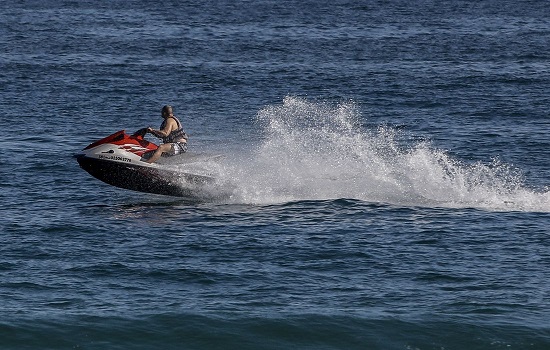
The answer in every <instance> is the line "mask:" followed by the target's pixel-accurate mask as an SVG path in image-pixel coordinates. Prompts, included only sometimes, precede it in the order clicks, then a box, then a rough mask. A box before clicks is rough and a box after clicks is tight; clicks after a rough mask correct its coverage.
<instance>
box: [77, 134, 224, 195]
mask: <svg viewBox="0 0 550 350" xmlns="http://www.w3.org/2000/svg"><path fill="white" fill-rule="evenodd" d="M144 135H145V129H141V130H139V131H137V132H136V133H135V134H133V135H128V134H126V132H125V131H124V130H120V131H118V132H116V133H114V134H112V135H109V136H107V137H105V138H103V139H101V140H99V141H96V142H94V143H92V144H90V145H88V146H87V147H86V148H84V149H83V150H82V152H81V153H79V154H76V155H75V157H76V160H77V161H78V164H80V167H81V168H82V169H84V170H86V171H87V172H88V173H90V174H91V175H92V176H93V177H95V178H97V179H99V180H101V181H103V182H105V183H107V184H109V185H112V186H116V187H120V188H124V189H128V190H134V191H140V192H147V193H155V194H162V195H168V196H177V197H194V192H195V191H196V190H197V189H198V188H200V186H201V185H204V184H206V183H211V182H212V181H213V180H214V179H213V178H212V177H210V176H206V175H196V174H190V173H185V171H181V170H180V171H178V170H174V169H170V167H168V166H166V165H163V164H162V163H163V161H162V159H163V158H161V160H159V162H158V163H159V164H155V163H153V164H150V163H147V162H145V161H146V160H147V159H148V158H149V157H150V156H151V155H152V154H153V153H154V152H155V150H156V149H157V148H158V146H157V145H156V144H154V143H152V142H149V141H147V140H145V139H144V138H143V136H144ZM181 156H182V157H183V159H185V157H186V156H187V158H189V157H192V155H188V154H186V153H184V154H183V155H181ZM175 157H180V156H175Z"/></svg>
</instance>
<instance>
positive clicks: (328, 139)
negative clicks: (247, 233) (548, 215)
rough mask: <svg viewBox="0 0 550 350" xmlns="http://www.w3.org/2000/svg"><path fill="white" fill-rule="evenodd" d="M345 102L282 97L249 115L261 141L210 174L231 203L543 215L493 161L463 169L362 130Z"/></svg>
mask: <svg viewBox="0 0 550 350" xmlns="http://www.w3.org/2000/svg"><path fill="white" fill-rule="evenodd" d="M363 121H364V118H363V116H362V115H361V113H360V112H359V108H358V107H357V105H356V104H355V103H354V102H353V101H347V102H342V103H339V104H337V105H334V104H329V103H325V102H312V101H308V100H307V99H304V98H298V97H286V98H284V100H283V103H282V104H280V105H270V106H267V107H265V108H263V109H262V110H260V111H259V112H258V114H257V123H258V125H259V126H260V130H261V141H260V143H259V145H257V146H256V147H254V150H253V151H252V152H250V153H248V154H234V155H230V156H228V157H227V158H226V160H225V161H224V162H222V164H219V165H218V167H217V168H216V169H215V172H216V173H217V175H216V176H218V177H219V178H220V179H221V180H222V182H223V183H225V184H226V185H228V186H229V188H231V191H230V192H231V193H230V196H229V197H230V200H231V201H232V202H235V203H250V204H273V203H281V202H289V201H297V200H311V199H313V200H316V199H335V198H350V199H358V200H363V201H368V202H382V203H389V204H394V205H400V206H428V207H434V206H435V207H452V208H466V207H468V208H471V207H473V208H482V209H488V210H504V211H541V212H550V192H548V191H544V190H543V191H536V190H533V189H531V188H528V187H527V186H526V185H525V183H524V176H523V174H522V172H521V171H520V170H518V169H515V168H514V167H512V166H511V165H508V164H505V163H502V162H500V161H498V160H491V161H490V162H488V163H482V162H476V163H472V164H468V163H466V162H463V161H461V160H460V159H456V158H454V157H452V156H451V155H450V154H449V153H448V152H447V151H445V150H441V149H437V148H435V147H433V146H432V145H431V143H430V142H428V141H421V142H418V141H415V142H411V141H410V140H408V139H407V137H405V136H404V134H403V133H402V132H401V131H399V130H398V129H397V128H392V127H389V126H378V127H374V128H366V127H365V126H364V125H363Z"/></svg>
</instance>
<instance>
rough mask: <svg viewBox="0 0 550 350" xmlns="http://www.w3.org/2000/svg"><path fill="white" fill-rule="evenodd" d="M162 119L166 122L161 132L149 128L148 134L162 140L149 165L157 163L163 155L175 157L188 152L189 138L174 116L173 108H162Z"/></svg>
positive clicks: (162, 125)
mask: <svg viewBox="0 0 550 350" xmlns="http://www.w3.org/2000/svg"><path fill="white" fill-rule="evenodd" d="M162 118H163V119H164V121H163V122H162V124H161V125H160V130H155V129H153V128H151V127H149V128H147V132H149V133H151V134H153V135H155V136H156V137H158V138H160V139H162V145H160V146H159V147H158V148H157V150H156V151H155V153H154V154H153V155H152V156H151V158H149V159H148V160H147V162H148V163H154V162H156V161H157V160H158V159H159V158H160V156H161V155H162V154H163V153H165V154H166V155H169V156H175V155H176V154H180V153H185V152H187V138H188V136H187V134H186V133H185V131H183V127H182V126H181V123H180V121H179V120H178V119H177V118H176V117H175V116H174V114H173V111H172V106H169V105H166V106H164V107H162Z"/></svg>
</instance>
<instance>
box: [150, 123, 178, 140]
mask: <svg viewBox="0 0 550 350" xmlns="http://www.w3.org/2000/svg"><path fill="white" fill-rule="evenodd" d="M174 123H175V121H174V120H173V119H169V120H167V121H166V125H165V126H164V129H162V130H155V129H153V128H147V131H149V132H150V133H151V134H153V135H155V136H156V137H161V138H162V137H166V136H168V135H170V133H171V132H172V129H173V127H174Z"/></svg>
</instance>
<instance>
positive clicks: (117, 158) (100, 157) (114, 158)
mask: <svg viewBox="0 0 550 350" xmlns="http://www.w3.org/2000/svg"><path fill="white" fill-rule="evenodd" d="M99 159H108V160H117V161H120V162H127V163H132V160H131V159H130V158H126V157H121V156H104V155H103V154H100V155H99Z"/></svg>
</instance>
